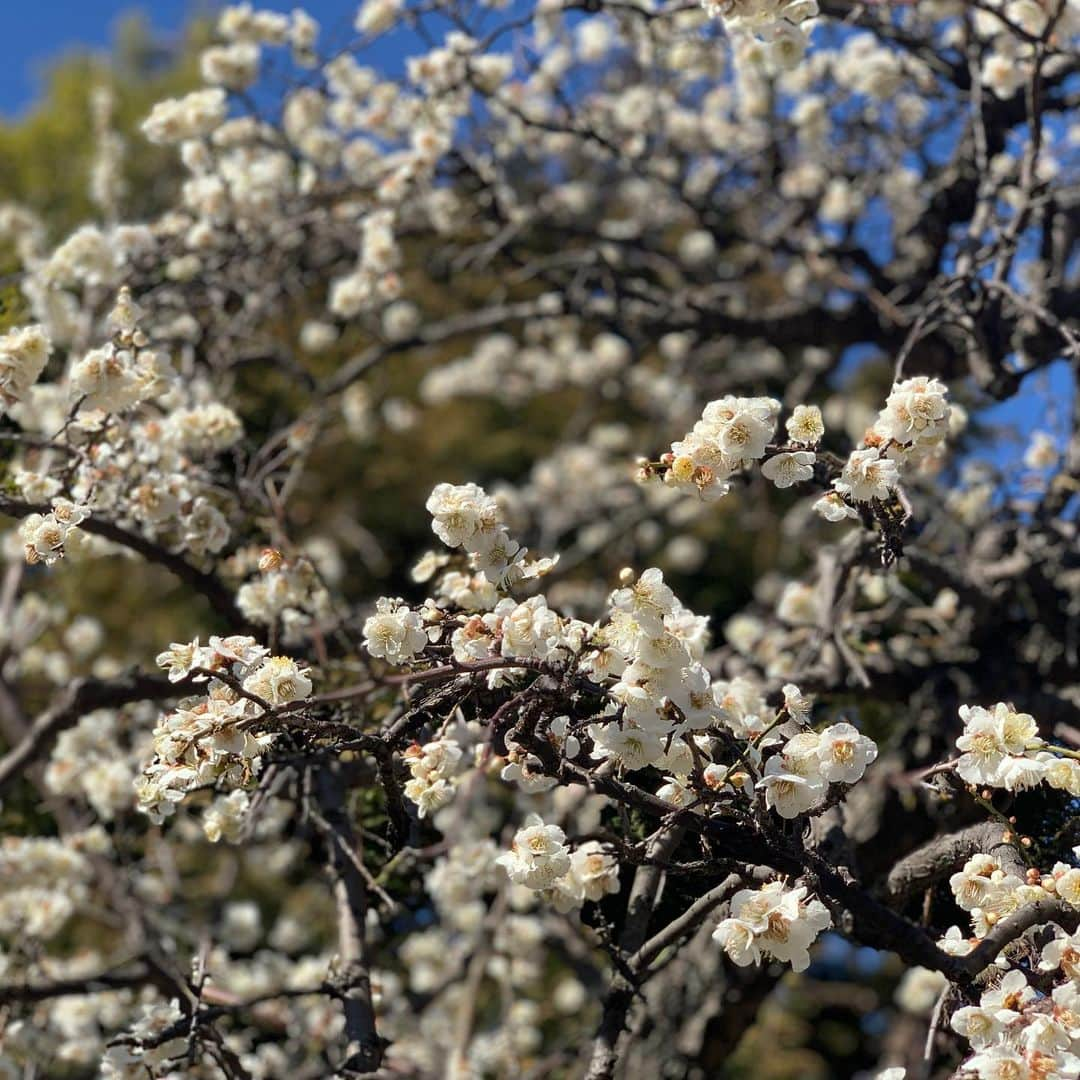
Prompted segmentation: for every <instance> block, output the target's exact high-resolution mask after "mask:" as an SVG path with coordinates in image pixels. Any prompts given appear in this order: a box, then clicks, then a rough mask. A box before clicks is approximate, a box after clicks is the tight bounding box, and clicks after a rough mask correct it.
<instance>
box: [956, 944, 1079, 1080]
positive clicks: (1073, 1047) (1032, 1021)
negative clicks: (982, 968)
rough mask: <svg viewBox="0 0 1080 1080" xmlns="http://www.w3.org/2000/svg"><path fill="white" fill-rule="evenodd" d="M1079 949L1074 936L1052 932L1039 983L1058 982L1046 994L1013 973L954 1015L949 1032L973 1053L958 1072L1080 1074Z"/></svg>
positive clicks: (995, 1079) (986, 1077)
mask: <svg viewBox="0 0 1080 1080" xmlns="http://www.w3.org/2000/svg"><path fill="white" fill-rule="evenodd" d="M1078 946H1080V939H1078V938H1077V936H1076V935H1075V934H1071V935H1070V934H1068V933H1066V932H1065V931H1064V930H1062V929H1061V928H1060V927H1058V926H1055V927H1054V936H1053V937H1052V939H1051V940H1050V941H1049V942H1048V943H1047V944H1045V945H1044V946H1043V947H1042V950H1041V952H1040V953H1039V962H1038V974H1039V976H1040V979H1043V980H1045V979H1046V978H1047V976H1049V977H1050V978H1051V979H1054V980H1055V981H1057V980H1060V981H1058V982H1057V985H1055V986H1053V988H1052V989H1050V990H1049V992H1048V993H1047V992H1046V991H1045V990H1040V989H1037V988H1036V986H1033V985H1031V984H1030V983H1029V981H1028V975H1027V973H1026V972H1025V971H1024V970H1023V969H1021V968H1014V969H1013V970H1011V971H1009V972H1007V973H1006V974H1004V975H1002V976H1001V977H1000V978H999V979H998V980H997V981H996V982H995V983H993V984H992V985H991V987H990V988H989V989H987V990H984V991H983V993H982V994H981V995H980V997H979V1003H978V1004H977V1005H964V1006H962V1007H961V1008H958V1009H956V1010H955V1011H954V1012H953V1013H952V1016H951V1017H950V1018H949V1025H950V1027H951V1028H952V1030H953V1031H955V1032H956V1033H957V1034H958V1035H960V1036H962V1037H963V1038H964V1039H966V1040H967V1041H968V1043H970V1045H971V1048H972V1050H973V1051H974V1053H973V1054H972V1055H971V1056H970V1057H968V1058H967V1059H966V1060H965V1061H964V1063H963V1065H962V1067H961V1068H962V1072H963V1074H964V1075H965V1076H966V1075H971V1076H973V1077H977V1078H978V1080H999V1078H1001V1077H1006V1076H1019V1077H1026V1076H1038V1077H1051V1078H1055V1080H1057V1078H1062V1080H1064V1078H1065V1077H1070V1076H1076V1075H1077V1073H1080V1056H1078V1051H1080V980H1078V975H1080V971H1078V969H1077V961H1078V959H1080V950H1078ZM1042 985H1044V986H1045V983H1043V984H1042Z"/></svg>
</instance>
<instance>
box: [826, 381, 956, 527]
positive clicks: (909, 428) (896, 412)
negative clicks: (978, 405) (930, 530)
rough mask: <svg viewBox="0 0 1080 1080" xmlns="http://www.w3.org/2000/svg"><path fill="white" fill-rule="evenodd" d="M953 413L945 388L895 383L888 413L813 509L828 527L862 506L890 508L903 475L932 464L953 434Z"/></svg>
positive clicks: (934, 383)
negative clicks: (885, 505)
mask: <svg viewBox="0 0 1080 1080" xmlns="http://www.w3.org/2000/svg"><path fill="white" fill-rule="evenodd" d="M950 415H951V409H950V406H949V403H948V400H947V397H946V389H945V386H944V385H943V384H942V383H941V382H939V381H938V380H937V379H932V378H928V377H927V376H924V375H919V376H916V377H914V378H911V379H905V380H904V381H903V382H899V383H896V384H895V385H894V386H893V388H892V390H891V391H890V393H889V396H888V397H887V398H886V400H885V407H884V408H883V409H882V410H881V412H880V413H879V414H878V417H877V420H876V421H875V422H874V424H873V426H872V427H871V428H870V429H869V431H867V433H866V435H865V436H864V439H863V444H864V445H863V446H862V447H860V448H859V449H856V450H853V451H852V452H851V454H850V455H849V456H848V459H847V461H846V462H845V463H844V467H843V469H842V471H841V473H840V475H839V476H838V477H837V478H836V479H835V480H833V484H832V491H830V492H828V493H827V494H826V495H824V496H822V497H821V498H820V499H819V500H818V501H817V503H816V504H815V506H814V509H815V510H817V512H818V513H819V514H821V516H822V517H824V518H825V519H826V520H828V521H842V520H844V518H846V517H857V516H858V515H857V513H856V508H857V507H858V506H859V504H867V503H873V502H887V501H888V500H889V499H891V498H892V496H893V492H895V491H896V489H897V487H898V486H899V484H900V478H901V474H902V473H903V471H905V470H906V469H908V468H915V467H918V466H920V465H924V464H925V463H927V462H929V461H931V460H933V458H934V456H935V455H936V454H938V453H939V452H940V450H941V448H942V445H943V443H944V440H945V437H946V435H947V434H948V432H949V419H950Z"/></svg>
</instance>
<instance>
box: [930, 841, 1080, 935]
mask: <svg viewBox="0 0 1080 1080" xmlns="http://www.w3.org/2000/svg"><path fill="white" fill-rule="evenodd" d="M1075 855H1076V850H1075V849H1074V857H1075ZM949 884H950V887H951V888H952V892H953V896H954V898H955V899H956V903H957V905H958V906H959V907H961V908H962V909H963V910H964V911H967V912H968V913H969V915H970V916H971V925H972V930H973V933H974V936H975V938H976V939H981V938H984V937H985V936H986V935H987V934H988V933H989V932H990V930H991V928H992V927H994V926H995V925H996V924H997V923H998V922H1000V921H1001V920H1002V919H1003V918H1005V917H1006V916H1008V915H1011V914H1012V913H1013V912H1015V911H1018V910H1019V909H1020V908H1022V907H1024V906H1025V905H1027V904H1033V903H1036V902H1038V901H1040V900H1060V901H1062V902H1063V903H1065V904H1068V905H1069V906H1070V907H1074V908H1080V869H1077V868H1076V867H1075V866H1070V865H1069V864H1068V863H1064V862H1060V861H1059V862H1056V863H1055V864H1054V866H1053V868H1052V869H1051V870H1050V872H1049V873H1040V871H1039V870H1037V869H1035V868H1033V867H1028V868H1026V869H1025V868H1024V866H1023V864H1022V863H1021V862H1020V861H1019V860H1015V861H1013V862H1012V863H1011V864H1010V863H1008V862H1006V861H1004V860H1003V858H1002V857H1001V856H998V855H985V854H978V855H973V856H972V857H971V858H970V859H968V861H967V862H966V863H965V864H964V866H963V867H962V868H961V869H960V870H959V871H957V872H956V873H955V874H953V875H952V877H951V878H950V879H949Z"/></svg>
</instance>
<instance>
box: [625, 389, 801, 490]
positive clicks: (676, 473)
mask: <svg viewBox="0 0 1080 1080" xmlns="http://www.w3.org/2000/svg"><path fill="white" fill-rule="evenodd" d="M779 415H780V402H779V401H776V400H775V399H774V398H766V397H757V398H738V397H724V398H720V399H719V400H717V401H711V402H709V404H708V405H706V406H705V410H704V412H703V413H702V415H701V419H700V420H698V422H697V423H696V424H695V425H694V427H693V430H691V431H690V433H689V434H688V435H686V437H685V438H683V439H681V440H679V441H678V442H676V443H672V446H671V450H670V451H669V452H668V453H666V454H664V455H663V456H662V457H661V459H660V462H659V465H660V468H661V469H662V476H663V479H664V483H666V484H669V485H671V486H673V487H677V488H679V489H680V490H688V491H689V490H693V491H696V492H697V493H698V494H699V495H700V496H701V497H702V498H703V499H708V500H713V499H718V498H721V497H722V496H724V495H726V494H727V493H728V492H729V491H730V490H731V485H730V484H729V483H728V482H727V481H728V479H729V478H730V477H731V476H732V475H733V474H734V473H736V472H737V471H738V470H739V469H741V468H743V467H745V466H747V465H750V464H751V463H752V462H754V461H757V460H760V459H761V458H763V457H764V456H765V451H766V448H767V447H768V445H769V443H770V442H771V441H772V438H773V435H774V434H775V432H776V422H777V419H778V417H779ZM804 456H805V455H804ZM810 460H811V461H812V460H813V455H812V454H811V455H810ZM806 467H807V466H806V465H805V464H804V463H800V468H806ZM646 468H647V469H648V468H649V467H648V466H646ZM796 471H797V470H796ZM812 472H813V470H812V469H811V470H809V472H808V473H807V476H809V475H811V474H812ZM785 476H786V470H785Z"/></svg>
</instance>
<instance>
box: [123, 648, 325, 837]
mask: <svg viewBox="0 0 1080 1080" xmlns="http://www.w3.org/2000/svg"><path fill="white" fill-rule="evenodd" d="M157 662H158V665H159V666H160V667H163V668H165V669H166V670H167V671H168V673H169V679H170V680H172V681H174V682H180V681H181V680H188V679H190V680H191V681H192V682H203V683H206V693H205V694H203V695H200V696H195V697H188V698H184V699H182V700H181V701H180V703H179V704H178V706H177V707H176V709H174V710H173V711H171V712H168V713H166V714H164V715H163V716H162V717H161V718H160V720H159V722H158V724H157V726H156V727H155V728H154V732H153V758H152V760H151V761H150V762H149V763H148V764H147V765H146V767H145V768H144V770H143V772H142V774H141V776H139V777H138V779H137V780H136V794H137V796H138V800H139V808H140V809H141V810H142V811H143V812H144V813H146V814H147V815H148V816H149V817H150V819H151V820H152V821H155V822H158V823H160V822H161V821H163V820H164V818H165V817H167V816H169V815H170V814H171V813H173V812H174V811H175V809H176V805H177V804H178V803H179V802H181V801H182V800H183V799H184V797H185V795H186V794H187V793H188V792H189V791H190V790H191V789H192V788H195V787H200V786H203V785H213V784H217V783H222V784H227V785H228V786H230V787H240V786H243V785H244V784H245V783H246V782H247V781H248V780H249V779H251V778H252V777H253V776H254V775H256V774H257V773H258V771H259V768H260V764H261V763H260V755H261V754H262V753H263V752H264V751H265V750H266V748H267V747H268V746H269V745H270V744H271V742H272V741H273V739H274V734H273V732H270V731H265V730H261V731H260V730H258V728H259V725H260V723H263V724H265V723H266V722H268V721H269V720H270V718H271V717H272V716H273V715H274V714H275V713H277V712H279V711H281V710H283V709H287V708H288V707H290V706H294V705H295V704H296V703H298V702H303V701H304V700H305V699H307V698H308V697H309V696H310V694H311V678H310V671H309V670H308V669H307V668H306V667H303V666H302V665H300V664H298V663H297V662H296V661H295V660H293V659H292V658H290V657H287V656H271V655H270V653H269V650H268V649H266V648H265V647H263V646H261V645H259V644H257V643H256V641H255V639H254V638H250V637H244V636H234V637H229V638H219V637H211V638H210V642H209V644H208V645H201V644H200V643H199V639H198V638H196V639H195V640H194V641H192V642H188V643H174V644H172V645H171V646H170V647H169V648H168V649H167V650H166V651H165V652H163V653H161V654H160V655H159V656H158V658H157Z"/></svg>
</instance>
